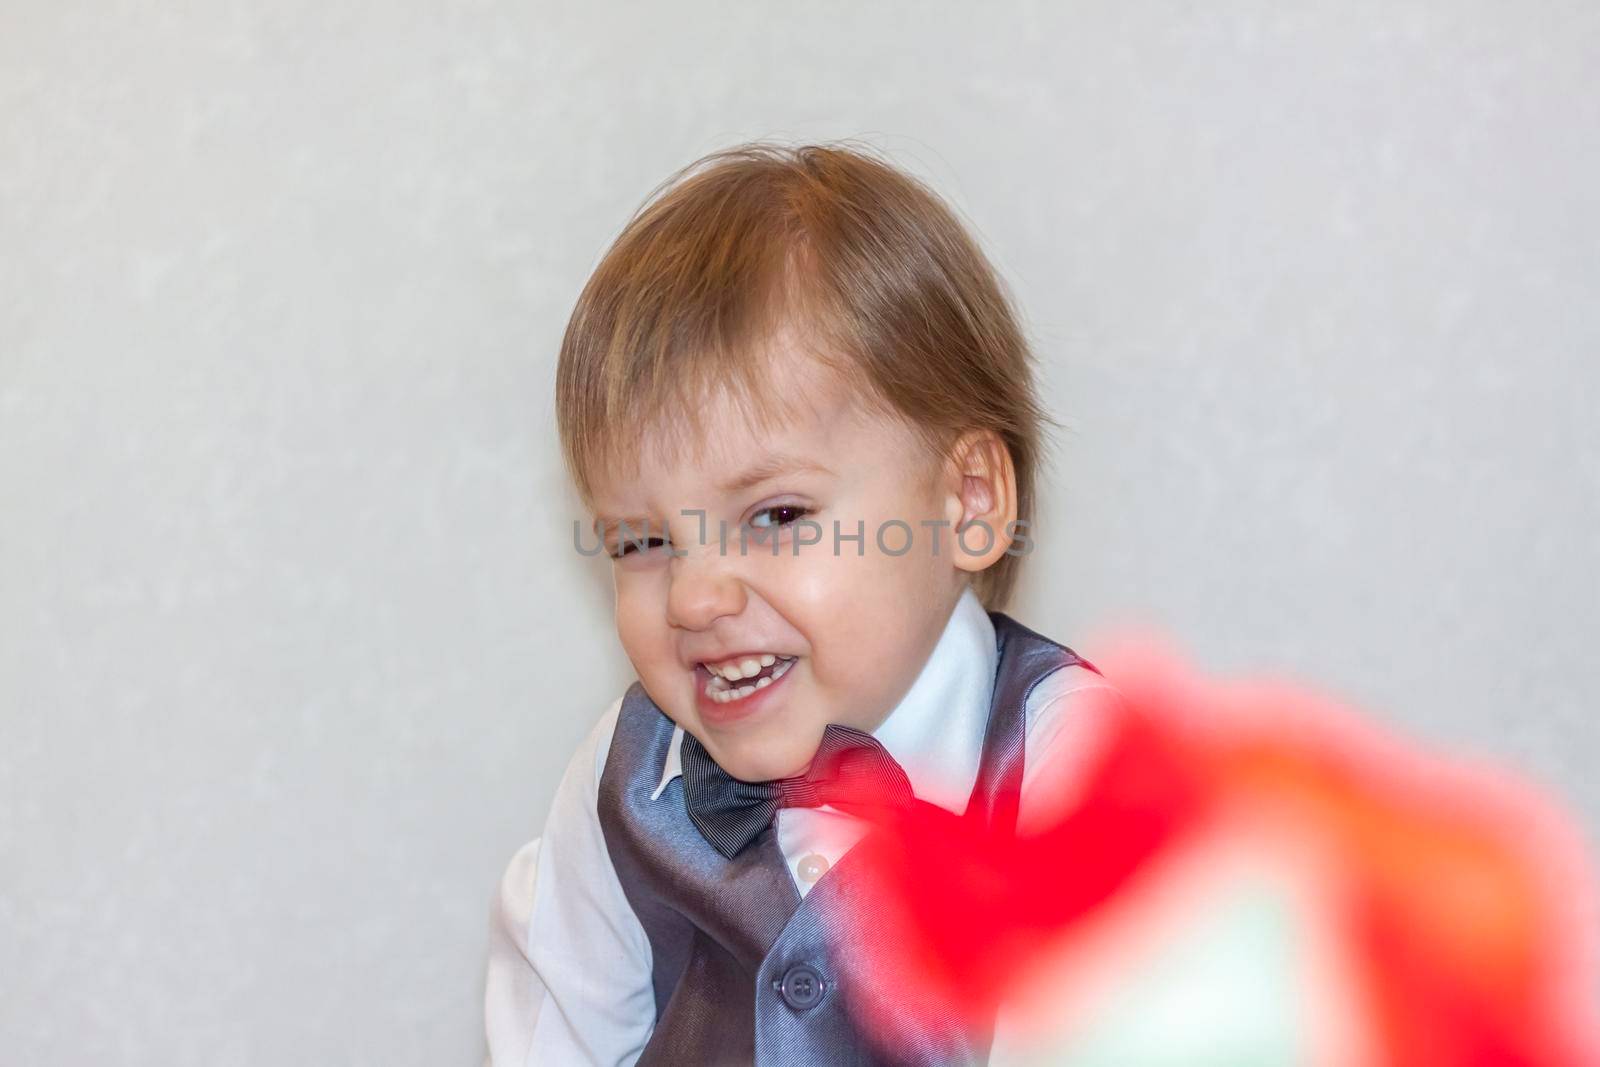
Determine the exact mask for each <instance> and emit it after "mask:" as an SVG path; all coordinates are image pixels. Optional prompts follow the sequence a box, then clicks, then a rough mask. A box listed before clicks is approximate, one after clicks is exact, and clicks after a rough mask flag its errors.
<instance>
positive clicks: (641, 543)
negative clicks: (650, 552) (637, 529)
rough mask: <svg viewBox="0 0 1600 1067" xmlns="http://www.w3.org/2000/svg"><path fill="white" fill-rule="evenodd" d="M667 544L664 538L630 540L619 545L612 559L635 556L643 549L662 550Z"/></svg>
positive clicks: (613, 551) (614, 550)
mask: <svg viewBox="0 0 1600 1067" xmlns="http://www.w3.org/2000/svg"><path fill="white" fill-rule="evenodd" d="M666 543H667V540H666V538H664V537H644V538H637V539H633V538H630V539H629V540H626V541H623V542H622V544H621V545H619V546H618V547H617V548H615V549H613V550H612V552H611V558H612V559H621V558H622V557H624V556H630V555H633V554H634V553H635V552H637V551H639V550H640V549H642V548H643V549H650V548H660V547H661V546H662V545H665V544H666Z"/></svg>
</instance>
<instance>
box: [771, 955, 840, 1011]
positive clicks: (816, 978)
mask: <svg viewBox="0 0 1600 1067" xmlns="http://www.w3.org/2000/svg"><path fill="white" fill-rule="evenodd" d="M772 984H773V985H775V986H777V987H778V992H779V993H781V994H782V995H783V1002H784V1003H785V1004H787V1005H789V1007H791V1008H793V1009H794V1010H795V1011H805V1010H806V1009H807V1008H814V1007H816V1006H817V1002H818V1001H820V1000H821V999H822V994H823V992H824V991H825V990H826V989H827V988H828V984H827V983H826V982H824V981H823V980H822V975H820V974H818V973H817V972H816V971H814V970H812V969H811V968H810V967H807V966H806V965H805V964H803V963H797V964H795V965H794V966H793V967H790V968H789V969H788V970H787V971H785V972H784V975H783V977H782V978H781V979H779V980H778V981H776V982H774V983H772Z"/></svg>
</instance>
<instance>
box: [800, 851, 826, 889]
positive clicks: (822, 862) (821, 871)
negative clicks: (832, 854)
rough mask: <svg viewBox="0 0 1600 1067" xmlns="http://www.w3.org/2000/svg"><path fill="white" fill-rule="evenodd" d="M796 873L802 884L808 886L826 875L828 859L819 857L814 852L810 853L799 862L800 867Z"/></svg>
mask: <svg viewBox="0 0 1600 1067" xmlns="http://www.w3.org/2000/svg"><path fill="white" fill-rule="evenodd" d="M797 873H798V874H799V875H800V880H801V881H802V882H805V883H807V884H808V885H809V884H810V883H812V882H815V881H816V880H817V879H818V878H821V877H822V876H823V875H825V874H827V873H828V857H826V856H820V855H818V854H817V853H815V852H813V853H811V854H810V855H809V856H806V857H804V858H803V859H801V860H800V867H799V870H798V872H797Z"/></svg>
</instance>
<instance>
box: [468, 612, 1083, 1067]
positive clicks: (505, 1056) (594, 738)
mask: <svg viewBox="0 0 1600 1067" xmlns="http://www.w3.org/2000/svg"><path fill="white" fill-rule="evenodd" d="M998 664H999V651H998V650H997V649H996V648H995V633H994V624H993V623H992V622H991V621H990V620H989V616H988V614H987V613H986V612H985V611H984V609H983V605H982V602H981V601H979V599H978V597H977V594H975V593H974V592H972V590H971V589H968V590H967V591H966V592H965V593H963V594H962V596H961V598H960V600H959V601H958V602H957V604H956V607H955V609H954V610H953V611H952V612H951V614H950V619H949V621H948V622H947V623H946V624H945V629H944V632H943V633H942V634H941V635H940V638H939V642H938V644H937V645H935V647H934V650H933V652H932V654H931V655H929V657H928V661H927V663H926V664H925V665H924V666H923V669H922V671H921V673H920V674H918V676H917V679H916V681H914V682H913V683H912V684H911V688H910V689H909V690H908V691H907V692H906V695H905V697H904V698H902V700H901V701H900V703H899V704H897V705H896V706H895V708H894V710H893V711H892V712H890V713H889V716H888V717H887V718H886V719H885V720H884V721H883V722H882V723H881V724H880V725H879V726H878V728H877V729H876V730H874V731H873V736H874V737H875V738H876V739H877V740H878V741H879V742H880V743H881V744H882V745H883V747H884V748H885V749H886V750H887V751H888V752H889V754H890V755H891V756H893V757H894V758H895V759H896V760H898V761H899V763H900V765H901V766H902V767H904V768H905V771H906V776H907V777H908V778H909V779H910V781H911V788H912V791H913V792H914V793H915V794H916V795H917V797H918V798H920V799H922V800H926V801H928V802H929V803H932V804H937V805H939V806H940V807H942V808H945V809H946V810H948V811H951V812H954V813H956V814H960V813H961V812H962V811H963V810H964V809H965V808H966V803H967V798H968V797H969V796H970V794H971V792H972V788H973V785H974V784H975V783H976V781H977V776H978V761H979V757H980V755H981V754H982V751H983V734H984V727H985V724H986V723H987V721H988V715H989V706H990V701H991V698H992V688H993V684H994V677H995V671H996V669H997V667H998ZM1091 690H1101V693H1099V694H1096V696H1101V697H1103V696H1105V695H1106V693H1107V691H1110V692H1112V693H1114V690H1111V687H1110V686H1109V685H1107V683H1106V682H1105V681H1104V680H1103V679H1102V678H1101V677H1100V676H1099V675H1097V674H1095V673H1094V672H1093V671H1090V670H1088V669H1087V668H1085V667H1082V666H1078V665H1074V666H1071V667H1067V668H1063V669H1062V670H1058V671H1055V672H1054V673H1052V674H1050V675H1049V676H1047V677H1046V678H1045V679H1044V680H1043V681H1042V682H1040V684H1039V685H1037V686H1035V687H1034V690H1033V692H1032V694H1031V695H1030V696H1029V698H1028V704H1027V707H1026V708H1025V709H1024V713H1025V720H1026V721H1025V729H1026V736H1025V741H1024V765H1023V778H1022V793H1023V806H1024V809H1025V810H1026V807H1027V798H1028V795H1029V786H1030V784H1031V783H1032V782H1034V781H1037V780H1038V779H1039V777H1040V775H1041V774H1042V773H1044V772H1045V770H1046V769H1047V768H1048V769H1049V773H1050V774H1051V775H1052V776H1057V775H1062V774H1068V775H1070V774H1072V773H1073V771H1074V769H1075V767H1076V766H1077V765H1078V764H1079V763H1080V762H1081V761H1083V760H1085V759H1087V758H1089V756H1090V755H1091V754H1092V752H1093V747H1094V739H1095V737H1096V735H1097V729H1098V727H1099V726H1100V725H1101V724H1102V723H1101V721H1100V720H1101V718H1102V716H1101V714H1100V713H1101V710H1102V709H1103V708H1104V705H1103V704H1102V703H1100V702H1099V701H1097V700H1093V699H1083V698H1084V695H1085V694H1086V693H1088V692H1089V691H1091ZM621 707H622V701H621V699H620V698H619V699H618V700H617V701H615V702H614V703H613V704H612V705H611V706H610V707H609V708H607V709H606V711H605V713H604V714H603V715H602V716H601V717H600V721H599V722H597V723H596V724H595V726H594V729H593V730H591V731H590V732H589V735H588V737H587V738H585V739H584V741H583V743H582V744H581V745H580V746H579V747H578V751H577V752H576V753H575V754H574V755H573V757H572V760H571V762H570V763H569V764H568V766H567V770H566V773H565V774H564V775H563V776H562V779H561V783H560V785H559V786H557V788H556V795H555V799H554V800H553V801H552V803H551V806H550V814H549V816H548V818H547V819H546V821H545V825H544V833H543V834H542V835H541V836H540V837H537V838H535V839H534V840H532V841H530V842H529V843H528V844H526V845H524V846H523V847H522V848H521V849H519V850H518V851H517V853H516V855H515V856H513V857H512V859H511V863H510V865H509V866H508V867H507V869H506V873H505V876H504V877H503V878H502V879H501V883H500V891H499V894H498V896H497V898H496V900H495V903H494V905H493V908H492V921H491V924H490V935H489V961H488V975H487V981H486V996H485V1005H484V1010H485V1022H486V1024H487V1031H488V1042H489V1059H488V1060H487V1061H486V1062H488V1063H491V1064H493V1065H494V1067H510V1065H516V1067H524V1065H530V1064H535V1065H536V1064H561V1065H565V1064H602V1065H611V1064H632V1063H633V1062H634V1061H635V1060H636V1059H638V1057H639V1055H640V1053H641V1052H642V1051H643V1050H644V1045H645V1042H646V1041H647V1040H649V1037H650V1032H651V1030H652V1028H653V1026H654V1024H655V993H654V990H653V987H652V985H651V973H650V965H651V957H650V942H649V938H648V937H647V936H646V935H645V932H644V927H643V926H641V925H640V923H639V920H638V917H637V916H636V915H635V914H634V912H633V908H632V907H631V906H630V905H629V904H628V900H627V897H626V896H624V894H623V892H622V886H621V884H620V883H619V882H618V881H617V875H616V871H615V870H614V869H613V868H612V866H611V859H610V856H609V854H608V852H607V851H606V845H605V838H604V836H603V835H602V833H601V830H600V820H599V816H598V811H597V798H598V796H599V786H600V774H601V771H602V770H603V769H604V767H605V761H606V755H607V753H608V752H609V750H610V747H611V736H612V733H613V731H614V730H615V729H616V724H617V714H618V712H619V711H620V710H621ZM682 742H683V729H682V728H681V727H680V728H678V729H676V730H674V731H673V735H672V741H671V742H670V743H669V744H668V746H667V757H666V759H665V760H664V761H663V767H662V771H661V780H660V784H659V785H658V786H657V788H656V790H655V792H654V794H653V797H652V799H656V800H657V802H658V803H669V801H666V800H660V799H659V798H660V797H661V795H662V792H663V790H665V788H666V786H667V783H669V782H670V781H672V779H673V778H675V777H677V776H678V775H679V774H680V773H681V772H680V764H679V760H680V746H681V745H682ZM1053 795H1055V796H1059V795H1060V794H1059V791H1056V792H1054V793H1053ZM774 822H775V826H776V832H777V839H778V848H779V850H780V851H781V852H782V853H783V857H784V859H785V861H786V862H787V864H788V867H789V875H790V877H791V878H792V879H793V880H794V883H795V888H796V889H797V890H799V892H800V895H801V896H804V895H805V894H806V892H807V891H808V890H809V889H810V888H811V886H812V884H813V883H814V882H815V881H816V880H817V878H819V877H821V875H822V874H823V873H824V872H825V871H826V870H827V868H828V867H830V866H832V865H833V864H834V863H837V862H838V860H839V858H840V857H841V856H843V855H844V854H845V853H846V852H847V851H849V849H850V847H851V846H852V845H854V844H855V843H856V841H857V840H859V838H860V836H861V834H862V833H863V832H864V831H865V829H866V826H867V824H866V823H865V822H864V821H862V820H859V819H856V818H854V817H852V816H849V815H846V814H844V813H843V812H841V811H838V810H836V809H834V808H831V807H828V806H826V805H824V806H822V807H819V808H780V809H779V810H778V813H777V815H776V817H775V819H774Z"/></svg>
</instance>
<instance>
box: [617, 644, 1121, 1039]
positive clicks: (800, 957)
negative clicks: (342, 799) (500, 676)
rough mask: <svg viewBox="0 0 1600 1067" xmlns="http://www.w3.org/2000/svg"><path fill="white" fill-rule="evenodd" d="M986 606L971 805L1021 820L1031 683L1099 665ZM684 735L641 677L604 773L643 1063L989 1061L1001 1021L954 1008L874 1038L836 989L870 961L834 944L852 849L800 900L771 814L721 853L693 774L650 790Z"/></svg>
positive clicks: (1006, 826)
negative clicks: (988, 694) (941, 1018)
mask: <svg viewBox="0 0 1600 1067" xmlns="http://www.w3.org/2000/svg"><path fill="white" fill-rule="evenodd" d="M989 618H990V620H991V621H993V623H994V629H995V639H996V644H997V646H998V650H999V667H998V669H997V671H996V675H995V683H994V691H993V700H992V702H991V704H990V708H989V719H988V725H987V726H986V727H985V730H984V737H983V754H982V757H981V758H980V760H979V764H978V777H977V782H976V783H975V785H974V786H973V789H972V796H971V798H970V799H969V800H968V802H967V812H968V815H969V817H973V818H980V819H984V820H987V821H988V823H989V824H990V825H991V826H992V827H994V828H995V829H997V830H998V831H1000V832H1003V833H1009V832H1011V830H1012V829H1013V828H1014V827H1015V825H1016V818H1017V810H1016V808H1017V805H1016V798H1017V795H1018V790H1019V788H1020V786H1021V782H1022V767H1023V736H1024V731H1025V728H1026V721H1025V718H1024V709H1025V707H1026V704H1027V700H1028V694H1029V693H1030V692H1031V691H1032V690H1033V687H1034V686H1036V685H1038V684H1039V682H1040V681H1041V680H1042V679H1043V678H1044V677H1045V676H1046V675H1048V674H1050V673H1052V672H1053V671H1056V670H1059V669H1061V668H1062V667H1066V666H1070V665H1072V664H1074V663H1082V664H1083V665H1084V666H1086V667H1090V669H1091V670H1092V669H1093V667H1092V665H1090V664H1089V663H1088V662H1087V661H1085V660H1082V659H1080V658H1079V657H1078V656H1077V655H1075V654H1074V653H1073V652H1072V650H1071V649H1068V648H1066V647H1064V646H1062V645H1058V644H1056V643H1055V642H1054V641H1051V640H1049V639H1048V638H1045V637H1042V636H1040V635H1039V634H1037V633H1034V632H1033V631H1032V630H1030V629H1028V628H1027V627H1026V626H1023V625H1022V624H1021V623H1019V622H1016V621H1015V620H1014V619H1012V618H1010V617H1009V616H1007V615H1004V614H1002V613H1000V612H990V613H989ZM672 734H673V722H672V720H671V719H669V718H668V717H667V716H666V714H665V713H664V712H662V711H661V709H660V708H658V707H657V706H656V705H655V704H654V702H652V701H651V700H650V698H649V697H648V696H646V695H645V692H644V688H643V687H642V686H641V685H640V684H639V683H637V682H635V683H634V684H633V686H631V687H630V688H629V690H628V693H627V695H626V696H625V697H624V698H623V701H622V708H621V711H620V712H619V713H618V716H617V727H616V733H615V734H614V735H613V737H612V741H611V748H610V751H609V752H608V753H607V755H606V765H605V770H604V771H603V772H602V774H601V776H600V796H599V816H600V826H601V830H602V831H603V833H604V835H605V841H606V849H607V851H608V852H609V853H610V856H611V862H612V864H613V865H614V866H615V868H616V871H617V877H618V878H619V880H620V881H621V883H622V888H623V892H624V893H625V894H626V895H627V898H628V902H629V903H630V904H631V905H632V906H633V910H634V912H635V913H636V914H637V915H638V917H639V921H640V923H641V924H642V925H643V926H644V930H645V933H646V935H647V936H648V937H649V940H650V950H651V953H652V954H653V967H652V979H653V982H654V986H655V999H656V1025H655V1030H654V1031H653V1032H652V1034H651V1036H650V1040H649V1043H648V1044H647V1045H646V1046H645V1049H644V1053H643V1055H642V1056H641V1058H640V1060H639V1063H640V1064H641V1065H642V1067H653V1065H656V1064H669V1065H679V1064H690V1065H699V1064H715V1065H722V1064H749V1063H752V1062H758V1063H761V1064H808V1065H809V1064H863V1065H866V1064H939V1065H945V1064H962V1063H982V1062H985V1061H986V1060H987V1058H988V1046H989V1035H987V1034H972V1033H969V1032H965V1031H963V1030H961V1029H958V1028H957V1026H956V1024H955V1023H954V1021H952V1023H951V1025H950V1027H949V1028H948V1029H943V1030H938V1031H937V1032H934V1031H932V1030H930V1028H928V1027H926V1026H924V1027H922V1028H921V1031H920V1034H921V1040H920V1041H918V1042H915V1043H912V1044H909V1045H908V1044H904V1043H902V1044H901V1045H900V1046H899V1047H897V1048H896V1049H895V1051H894V1055H893V1056H892V1057H891V1056H887V1055H885V1054H884V1053H882V1052H881V1051H879V1050H877V1049H875V1048H874V1047H873V1046H872V1045H870V1044H868V1043H867V1041H866V1039H865V1038H864V1037H863V1036H862V1035H861V1033H860V1032H859V1031H858V1030H857V1029H856V1026H855V1025H854V1023H853V1022H852V1020H851V1018H850V1017H849V1014H848V1013H847V1011H846V1010H845V1006H844V1001H843V998H842V997H841V996H840V992H839V989H840V986H841V984H845V985H846V988H848V987H849V983H850V982H851V980H852V975H853V974H859V973H860V968H862V967H864V966H865V965H866V963H867V961H862V960H858V959H855V958H854V957H853V955H852V953H851V952H850V950H849V947H848V946H845V945H841V944H839V943H838V942H839V938H838V932H839V924H838V923H837V921H836V918H835V917H836V916H837V915H838V914H839V912H840V911H841V910H842V909H846V908H849V907H851V905H852V903H854V902H855V901H856V900H857V899H858V896H857V894H858V893H859V888H860V887H859V883H858V880H857V879H856V878H855V877H854V876H853V875H854V871H855V868H854V867H853V866H852V865H851V863H850V860H851V858H852V856H853V855H854V852H847V853H845V855H844V856H842V857H841V858H840V860H839V862H837V863H835V864H834V865H833V866H832V867H831V868H829V869H828V871H827V872H826V873H825V874H823V876H822V877H821V878H820V879H818V880H817V882H816V884H815V885H813V886H812V887H811V889H810V891H809V892H807V893H806V895H805V897H804V898H803V899H802V898H801V896H800V893H799V891H798V890H797V889H796V888H795V885H794V881H793V880H792V879H791V878H790V875H789V869H788V867H787V865H786V864H785V863H784V859H783V854H782V853H781V852H780V851H779V849H778V844H777V835H776V833H775V831H774V829H773V828H772V827H770V826H769V827H767V829H766V830H764V831H763V832H762V834H761V836H760V837H758V838H756V839H755V840H754V841H752V842H751V843H750V845H749V846H748V847H746V848H745V849H744V850H743V851H742V852H740V853H739V854H738V855H737V856H735V857H734V858H733V859H732V860H728V859H724V858H723V856H722V854H721V853H719V852H718V851H717V850H716V849H714V848H712V847H711V845H710V844H708V843H707V842H706V840H705V839H704V838H703V837H701V836H700V831H699V830H698V829H696V828H695V825H694V823H692V822H690V821H689V816H688V812H687V811H686V810H685V808H684V803H683V780H682V778H677V779H674V780H673V781H672V783H671V784H669V785H668V786H667V788H666V790H665V791H664V792H663V793H662V794H661V796H660V797H659V798H658V799H656V800H651V799H650V794H651V793H652V792H653V791H654V790H655V788H656V786H657V785H658V784H659V783H660V780H661V768H662V766H663V765H664V763H665V761H666V758H667V746H668V743H669V742H670V741H671V740H672ZM857 988H860V987H859V986H858V987H857ZM887 1007H888V1009H889V1010H894V1007H895V1006H894V1005H888V1006H887Z"/></svg>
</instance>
